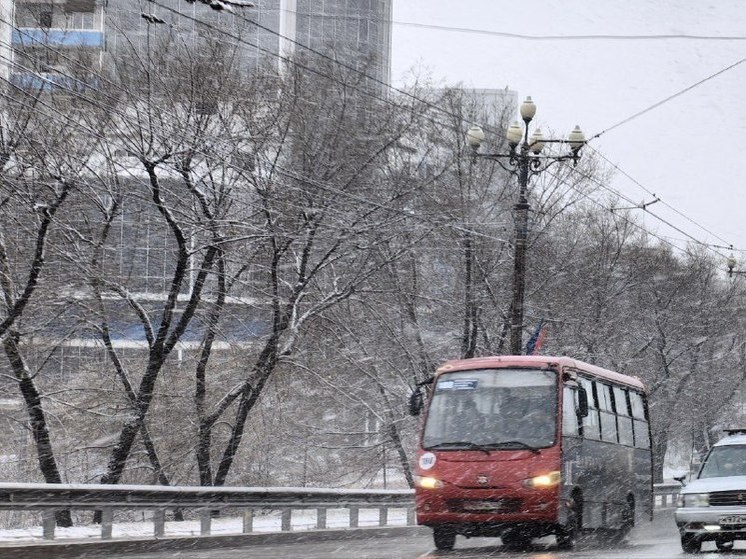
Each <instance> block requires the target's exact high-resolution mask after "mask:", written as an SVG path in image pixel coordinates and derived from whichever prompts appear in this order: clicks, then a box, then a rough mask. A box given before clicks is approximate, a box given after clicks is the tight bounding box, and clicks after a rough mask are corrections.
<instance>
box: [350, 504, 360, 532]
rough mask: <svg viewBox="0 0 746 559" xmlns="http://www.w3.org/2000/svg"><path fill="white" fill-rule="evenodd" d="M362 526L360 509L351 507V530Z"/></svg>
mask: <svg viewBox="0 0 746 559" xmlns="http://www.w3.org/2000/svg"><path fill="white" fill-rule="evenodd" d="M359 525H360V509H359V508H357V507H350V528H357V527H359Z"/></svg>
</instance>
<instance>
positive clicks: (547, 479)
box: [523, 471, 561, 489]
mask: <svg viewBox="0 0 746 559" xmlns="http://www.w3.org/2000/svg"><path fill="white" fill-rule="evenodd" d="M560 480H561V476H560V473H559V471H554V472H549V473H548V474H542V475H540V476H534V477H530V478H528V479H524V480H523V486H524V487H528V488H530V489H547V488H549V487H556V486H557V485H559V483H560Z"/></svg>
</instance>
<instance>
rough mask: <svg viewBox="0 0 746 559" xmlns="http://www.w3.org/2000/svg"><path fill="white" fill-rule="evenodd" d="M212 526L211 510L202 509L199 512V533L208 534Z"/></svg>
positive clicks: (201, 534)
mask: <svg viewBox="0 0 746 559" xmlns="http://www.w3.org/2000/svg"><path fill="white" fill-rule="evenodd" d="M211 528H212V511H211V510H208V509H203V510H201V511H200V513H199V534H200V536H209V535H210V529H211Z"/></svg>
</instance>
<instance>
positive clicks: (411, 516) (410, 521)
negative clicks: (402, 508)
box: [407, 507, 417, 526]
mask: <svg viewBox="0 0 746 559" xmlns="http://www.w3.org/2000/svg"><path fill="white" fill-rule="evenodd" d="M416 518H417V517H416V515H415V511H414V508H413V507H407V526H412V525H414V523H415V522H416Z"/></svg>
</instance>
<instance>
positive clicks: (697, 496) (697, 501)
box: [677, 493, 710, 507]
mask: <svg viewBox="0 0 746 559" xmlns="http://www.w3.org/2000/svg"><path fill="white" fill-rule="evenodd" d="M677 505H679V506H680V507H709V506H710V494H709V493H685V494H683V495H679V498H678V503H677Z"/></svg>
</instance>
